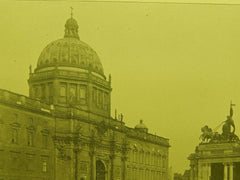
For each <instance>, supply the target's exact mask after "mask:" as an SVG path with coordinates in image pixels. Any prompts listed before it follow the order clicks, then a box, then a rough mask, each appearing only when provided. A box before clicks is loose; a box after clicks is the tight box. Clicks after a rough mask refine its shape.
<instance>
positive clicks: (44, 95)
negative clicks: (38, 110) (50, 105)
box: [41, 84, 46, 100]
mask: <svg viewBox="0 0 240 180" xmlns="http://www.w3.org/2000/svg"><path fill="white" fill-rule="evenodd" d="M41 97H42V98H41V99H43V100H45V98H46V87H45V84H42V85H41Z"/></svg>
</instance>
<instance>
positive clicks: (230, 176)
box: [229, 163, 233, 180]
mask: <svg viewBox="0 0 240 180" xmlns="http://www.w3.org/2000/svg"><path fill="white" fill-rule="evenodd" d="M229 180H233V163H230V164H229Z"/></svg>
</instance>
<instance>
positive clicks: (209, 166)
mask: <svg viewBox="0 0 240 180" xmlns="http://www.w3.org/2000/svg"><path fill="white" fill-rule="evenodd" d="M207 167H208V180H211V163H208V166H207Z"/></svg>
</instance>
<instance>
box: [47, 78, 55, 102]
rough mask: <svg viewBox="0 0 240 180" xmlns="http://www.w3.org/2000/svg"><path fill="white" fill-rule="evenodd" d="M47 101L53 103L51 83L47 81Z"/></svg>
mask: <svg viewBox="0 0 240 180" xmlns="http://www.w3.org/2000/svg"><path fill="white" fill-rule="evenodd" d="M48 91H49V102H50V103H53V94H54V93H53V83H48Z"/></svg>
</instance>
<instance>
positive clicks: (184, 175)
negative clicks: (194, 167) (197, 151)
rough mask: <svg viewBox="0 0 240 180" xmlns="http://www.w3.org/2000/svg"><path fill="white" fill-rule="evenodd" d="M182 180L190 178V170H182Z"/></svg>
mask: <svg viewBox="0 0 240 180" xmlns="http://www.w3.org/2000/svg"><path fill="white" fill-rule="evenodd" d="M183 180H190V170H185V171H184V174H183Z"/></svg>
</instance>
